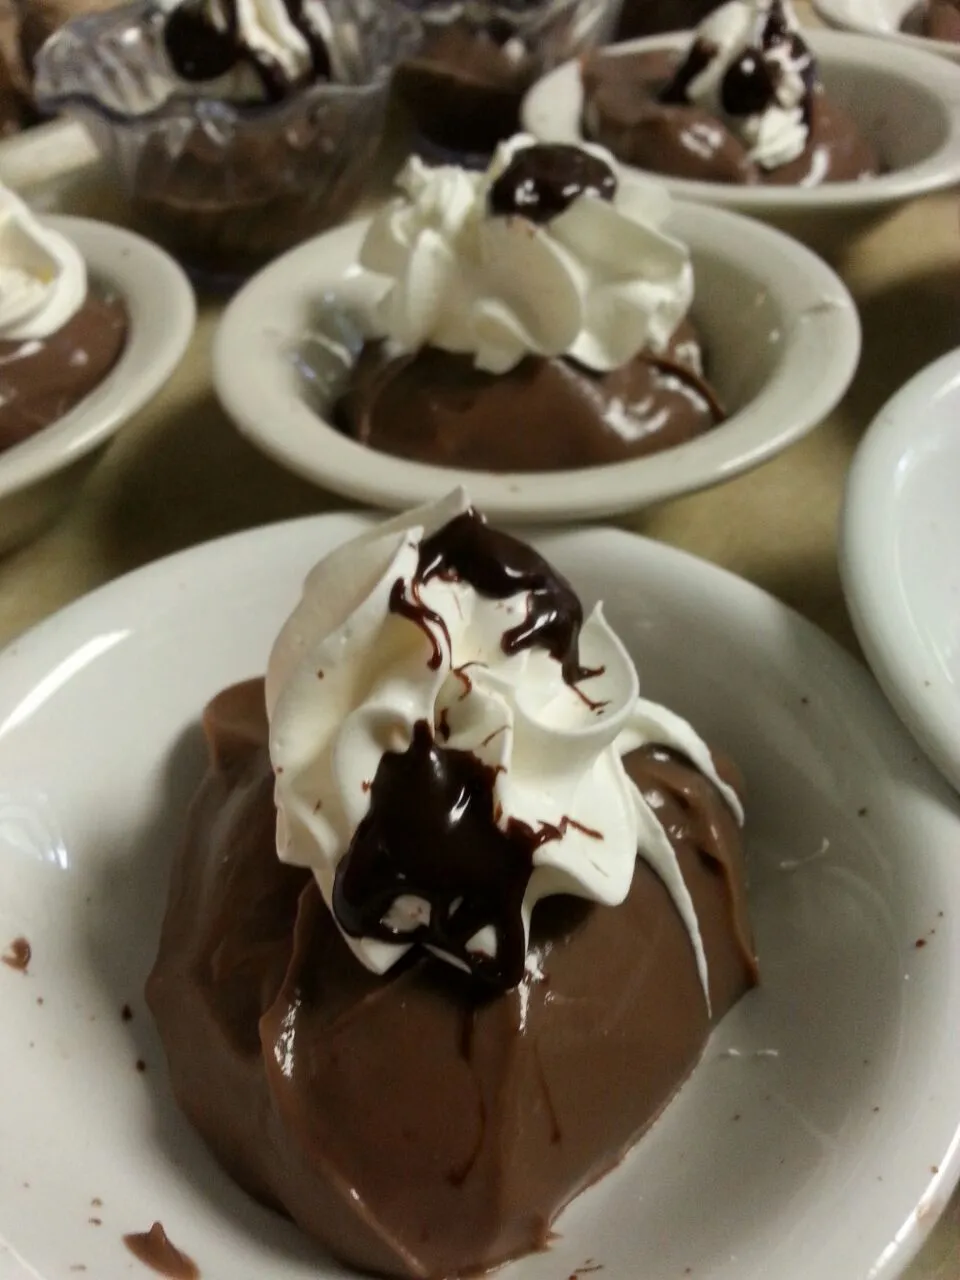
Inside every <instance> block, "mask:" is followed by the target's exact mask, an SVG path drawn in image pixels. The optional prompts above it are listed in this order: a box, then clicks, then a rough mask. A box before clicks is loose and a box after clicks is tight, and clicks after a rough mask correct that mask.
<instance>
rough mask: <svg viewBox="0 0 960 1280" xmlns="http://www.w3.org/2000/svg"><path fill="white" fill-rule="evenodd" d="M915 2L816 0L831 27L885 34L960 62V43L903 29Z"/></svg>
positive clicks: (871, 33) (817, 9) (818, 8)
mask: <svg viewBox="0 0 960 1280" xmlns="http://www.w3.org/2000/svg"><path fill="white" fill-rule="evenodd" d="M915 4H916V0H813V8H814V10H815V12H816V14H817V16H818V17H819V18H820V19H821V20H822V21H823V22H826V23H828V24H829V25H830V26H831V27H839V28H840V30H841V31H857V32H859V33H860V34H861V35H865V36H883V37H884V38H886V39H888V40H892V41H894V42H895V43H896V44H902V45H905V46H906V47H908V48H910V47H912V48H914V49H925V50H926V51H927V52H928V53H937V54H939V55H940V56H941V57H942V58H949V59H950V61H951V62H960V44H957V43H954V42H953V41H952V40H930V39H928V38H926V37H925V36H911V35H905V34H904V33H903V32H902V31H901V30H900V24H901V23H902V22H903V20H904V18H905V17H906V16H907V14H908V13H909V12H910V10H911V9H912V8H913V7H914V5H915Z"/></svg>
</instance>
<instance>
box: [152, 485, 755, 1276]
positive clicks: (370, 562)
mask: <svg viewBox="0 0 960 1280" xmlns="http://www.w3.org/2000/svg"><path fill="white" fill-rule="evenodd" d="M198 710H199V708H198ZM203 724H204V730H205V733H206V738H207V744H208V764H207V770H206V775H205V777H204V778H203V779H202V781H201V780H200V779H199V778H198V783H199V789H198V791H197V793H196V798H195V799H194V801H193V805H192V808H191V810H190V815H189V820H188V824H187V833H186V839H185V841H184V842H183V844H182V846H181V847H180V848H179V849H178V850H177V851H176V852H175V854H174V858H173V867H172V875H171V880H170V889H169V897H168V900H167V909H166V915H165V919H164V922H163V928H162V933H161V938H160V945H159V951H158V955H157V959H156V962H155V964H154V967H153V971H152V972H151V974H150V976H149V978H148V981H147V989H146V994H147V1001H148V1003H149V1006H150V1008H151V1010H152V1012H153V1015H154V1018H155V1020H156V1023H157V1027H158V1030H159V1033H160V1038H161V1040H162V1042H163V1046H164V1050H165V1052H166V1056H167V1061H168V1064H169V1070H170V1076H171V1081H172V1086H173V1092H174V1095H175V1097H176V1099H177V1101H178V1103H179V1105H180V1106H181V1108H182V1109H183V1111H184V1112H185V1113H186V1115H187V1116H188V1117H189V1119H190V1120H191V1121H192V1123H193V1124H194V1125H195V1126H196V1127H197V1129H198V1130H199V1132H200V1133H201V1135H202V1136H203V1138H204V1140H205V1141H206V1143H207V1144H208V1146H209V1148H210V1150H211V1151H212V1152H213V1153H214V1155H215V1156H216V1157H217V1158H218V1159H219V1160H220V1161H221V1163H222V1164H223V1165H224V1167H225V1168H226V1169H227V1171H228V1172H229V1173H230V1174H231V1175H232V1176H233V1177H234V1178H235V1179H236V1180H237V1181H238V1182H239V1183H240V1185H241V1186H242V1187H244V1188H245V1189H246V1190H247V1191H248V1192H249V1193H250V1194H251V1195H252V1196H254V1197H256V1199H258V1200H260V1201H261V1202H263V1203H264V1204H266V1205H268V1206H270V1207H271V1208H274V1209H279V1210H282V1211H283V1212H284V1213H286V1214H287V1215H289V1217H291V1218H292V1219H293V1220H294V1222H296V1223H297V1224H298V1225H299V1226H300V1227H301V1228H302V1229H303V1230H304V1231H306V1232H307V1233H309V1234H310V1235H311V1236H313V1237H314V1238H315V1239H316V1240H317V1241H318V1242H319V1243H320V1245H322V1246H323V1247H324V1248H325V1249H327V1250H329V1252H330V1253H332V1254H333V1255H334V1256H335V1257H336V1258H338V1259H339V1260H340V1261H342V1262H344V1263H346V1264H347V1265H349V1266H352V1267H356V1268H358V1269H360V1270H361V1271H364V1272H373V1273H376V1274H379V1275H385V1276H397V1277H403V1278H404V1280H405V1278H407V1277H409V1278H410V1280H426V1278H436V1280H439V1278H440V1277H451V1276H458V1275H462V1274H464V1273H467V1274H473V1273H477V1272H480V1271H484V1270H486V1269H488V1268H490V1267H493V1266H496V1265H498V1264H499V1263H502V1262H504V1261H506V1260H507V1259H510V1258H515V1257H519V1256H522V1255H523V1254H526V1253H529V1252H531V1251H533V1250H541V1249H544V1248H546V1247H547V1246H548V1244H549V1239H550V1225H551V1222H552V1221H553V1219H554V1218H555V1217H556V1215H557V1214H558V1213H559V1211H560V1210H561V1209H562V1208H563V1207H564V1206H565V1205H566V1204H567V1203H569V1201H570V1200H571V1199H572V1198H573V1197H574V1196H576V1195H577V1194H578V1193H579V1192H580V1191H582V1190H584V1189H585V1188H586V1187H588V1186H589V1185H590V1184H591V1183H593V1182H595V1181H596V1180H597V1179H598V1178H601V1177H602V1176H603V1175H604V1174H606V1173H607V1172H608V1171H609V1170H611V1169H612V1168H613V1167H614V1166H615V1165H616V1164H617V1163H618V1162H619V1161H620V1159H621V1158H622V1157H623V1155H624V1154H625V1152H626V1151H627V1150H628V1149H629V1148H630V1147H631V1146H633V1144H634V1143H635V1142H637V1140H638V1139H639V1138H640V1137H641V1136H642V1134H643V1133H644V1131H645V1130H646V1129H647V1128H648V1127H649V1126H650V1124H651V1123H652V1122H653V1121H654V1120H655V1119H656V1118H657V1117H658V1116H659V1115H660V1114H661V1112H662V1111H663V1109H664V1107H666V1106H667V1105H668V1103H669V1102H670V1100H671V1099H672V1098H673V1096H674V1095H675V1094H676V1092H677V1090H678V1089H679V1087H680V1086H681V1084H682V1083H683V1081H684V1080H685V1079H686V1077H687V1076H688V1075H689V1074H690V1072H691V1071H692V1070H693V1068H694V1067H695V1065H696V1063H697V1061H698V1059H699V1058H700V1056H701V1054H702V1052H703V1049H704V1046H705V1045H706V1043H707V1039H708V1037H709V1035H710V1032H711V1029H712V1028H713V1027H714V1026H715V1025H716V1024H717V1023H718V1022H719V1021H720V1020H721V1019H722V1018H723V1016H724V1015H725V1014H726V1013H727V1011H728V1010H729V1009H730V1008H732V1006H733V1005H734V1004H736V1002H737V1001H738V1000H739V999H740V997H741V996H742V995H744V993H745V992H747V991H748V990H749V989H750V988H751V987H753V986H754V985H755V983H756V981H757V961H756V957H755V954H754V947H753V940H752V935H751V928H750V921H749V916H748V906H747V896H746V873H745V867H744V857H743V848H742V839H741V825H742V821H743V808H742V799H741V796H742V782H741V781H740V778H739V774H738V771H737V770H736V768H735V767H734V766H733V765H732V764H731V763H730V762H729V761H727V760H726V759H724V757H722V756H721V755H720V754H718V753H715V752H714V751H712V750H711V748H710V747H708V745H707V744H706V743H705V742H704V740H703V739H702V738H701V737H700V736H699V735H698V734H697V732H696V730H695V729H694V728H693V727H692V726H691V725H690V724H689V723H688V722H687V721H685V720H683V719H682V718H681V717H680V716H678V715H676V714H675V713H673V712H672V711H670V710H668V709H667V708H666V707H663V706H660V705H658V704H657V703H655V702H651V701H648V700H646V699H645V698H643V697H641V696H640V691H639V685H638V678H637V672H636V669H635V667H634V665H633V662H632V660H631V659H630V657H629V655H628V653H627V651H626V649H625V648H624V646H623V645H622V643H621V642H620V640H619V639H618V637H617V636H616V634H615V633H614V632H613V631H612V630H611V628H610V626H609V624H608V623H607V622H606V620H605V618H604V615H603V611H602V608H601V607H600V606H599V605H598V606H597V607H596V608H594V609H593V611H592V612H590V614H589V615H588V616H585V614H584V610H583V607H582V605H581V603H580V600H579V598H578V596H577V594H576V592H575V590H574V588H573V587H572V586H571V584H570V583H569V582H567V581H566V580H565V579H564V578H563V577H562V576H561V575H560V574H559V573H558V572H557V571H556V570H555V569H554V568H553V567H552V566H551V565H550V564H549V563H548V562H547V561H545V560H544V559H543V558H542V557H541V556H540V555H538V553H537V552H536V551H535V550H534V549H533V548H532V547H530V546H528V545H526V544H525V543H523V542H520V541H518V540H517V539H514V538H512V537H510V536H508V535H506V534H503V533H499V532H497V531H495V530H494V529H491V528H490V527H489V526H488V525H487V524H486V522H485V521H484V520H483V518H482V517H481V516H479V515H478V514H477V513H476V512H475V511H474V510H473V509H472V508H471V507H470V505H469V503H468V501H467V500H466V499H465V497H464V496H463V495H462V493H455V494H453V495H452V496H451V497H450V498H448V499H446V500H444V501H442V502H440V503H436V504H434V505H432V506H430V507H426V508H421V509H419V510H417V511H414V512H410V513H406V514H404V515H403V516H400V517H398V518H397V519H395V520H392V521H390V522H389V523H387V524H384V525H379V526H373V527H371V528H370V529H369V530H367V531H365V532H364V533H363V534H361V535H360V536H359V537H358V538H356V539H355V540H353V541H351V542H349V543H346V544H344V545H343V546H341V547H340V548H339V549H337V550H335V551H334V552H332V554H330V555H329V556H328V557H327V558H326V559H324V560H323V561H321V563H320V564H319V565H317V567H316V568H315V569H314V570H313V571H312V572H311V573H310V575H309V577H308V578H307V581H306V584H305V586H304V591H303V596H302V599H301V601H300V603H299V605H298V606H297V607H296V609H295V610H294V612H293V614H292V615H291V617H290V618H289V620H288V621H287V623H286V624H285V626H284V627H283V629H282V630H281V632H280V634H279V637H278V638H277V640H276V643H275V644H274V647H273V650H272V653H271V655H270V658H269V661H268V663H267V670H266V680H265V682H264V681H263V680H261V679H256V680H252V681H248V682H247V683H245V684H242V685H235V686H233V687H231V688H228V689H226V690H224V691H223V692H221V693H220V694H218V695H217V696H216V697H215V698H214V699H213V701H212V702H211V703H210V704H209V705H208V706H207V707H206V709H205V710H204V712H203ZM225 1081H228V1082H229V1087H226V1088H225V1087H224V1082H225Z"/></svg>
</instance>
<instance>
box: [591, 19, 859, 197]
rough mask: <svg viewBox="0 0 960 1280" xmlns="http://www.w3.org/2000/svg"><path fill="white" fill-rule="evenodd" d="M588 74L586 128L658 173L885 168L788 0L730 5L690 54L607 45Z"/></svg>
mask: <svg viewBox="0 0 960 1280" xmlns="http://www.w3.org/2000/svg"><path fill="white" fill-rule="evenodd" d="M581 77H582V81H583V93H584V105H583V122H582V123H583V132H584V135H585V136H586V137H588V138H591V139H593V140H595V141H597V142H599V143H602V145H603V146H605V147H607V148H609V150H610V151H611V152H612V153H613V154H614V155H615V156H616V157H617V158H618V159H620V160H623V161H625V162H627V163H629V164H632V165H635V166H636V167H637V168H640V169H645V170H649V171H650V172H651V173H659V174H663V175H665V176H669V177H673V178H686V179H690V180H694V181H698V182H725V183H752V184H755V183H770V184H778V185H781V186H783V185H791V186H803V187H812V186H819V185H820V184H822V183H829V182H851V181H858V180H860V179H864V178H870V177H872V176H875V175H876V174H878V173H879V172H880V171H881V167H882V166H881V159H880V157H878V155H877V154H876V151H875V149H874V147H873V146H872V144H871V143H870V142H869V140H868V139H867V138H865V137H864V136H863V135H862V133H861V132H860V129H859V127H858V125H857V124H856V122H855V121H854V120H853V119H852V118H851V117H850V116H849V115H848V114H847V112H846V111H845V110H844V109H843V108H842V107H840V106H839V105H838V104H837V103H836V102H834V101H833V100H832V99H831V97H830V95H829V94H828V93H827V92H826V91H825V89H824V86H823V82H822V80H821V78H820V73H819V70H818V67H817V63H816V60H815V58H814V56H813V54H812V52H811V51H810V48H809V46H808V45H807V43H806V42H805V40H804V39H803V36H802V35H801V33H800V28H799V25H798V23H797V21H796V17H795V15H794V14H793V12H792V9H791V8H790V5H789V0H730V2H729V3H728V4H725V5H723V6H722V7H721V8H720V9H717V10H716V11H715V12H714V13H712V14H710V15H709V16H708V17H707V18H706V19H705V20H704V21H703V22H702V23H701V25H700V27H699V28H698V29H697V32H696V34H695V37H694V40H693V43H692V44H691V46H690V48H689V50H688V51H687V53H686V54H683V53H677V52H674V51H672V50H663V49H660V50H648V51H636V52H631V53H621V52H616V51H607V52H600V53H596V54H591V55H589V56H587V57H586V58H585V59H584V60H583V63H582V67H581Z"/></svg>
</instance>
